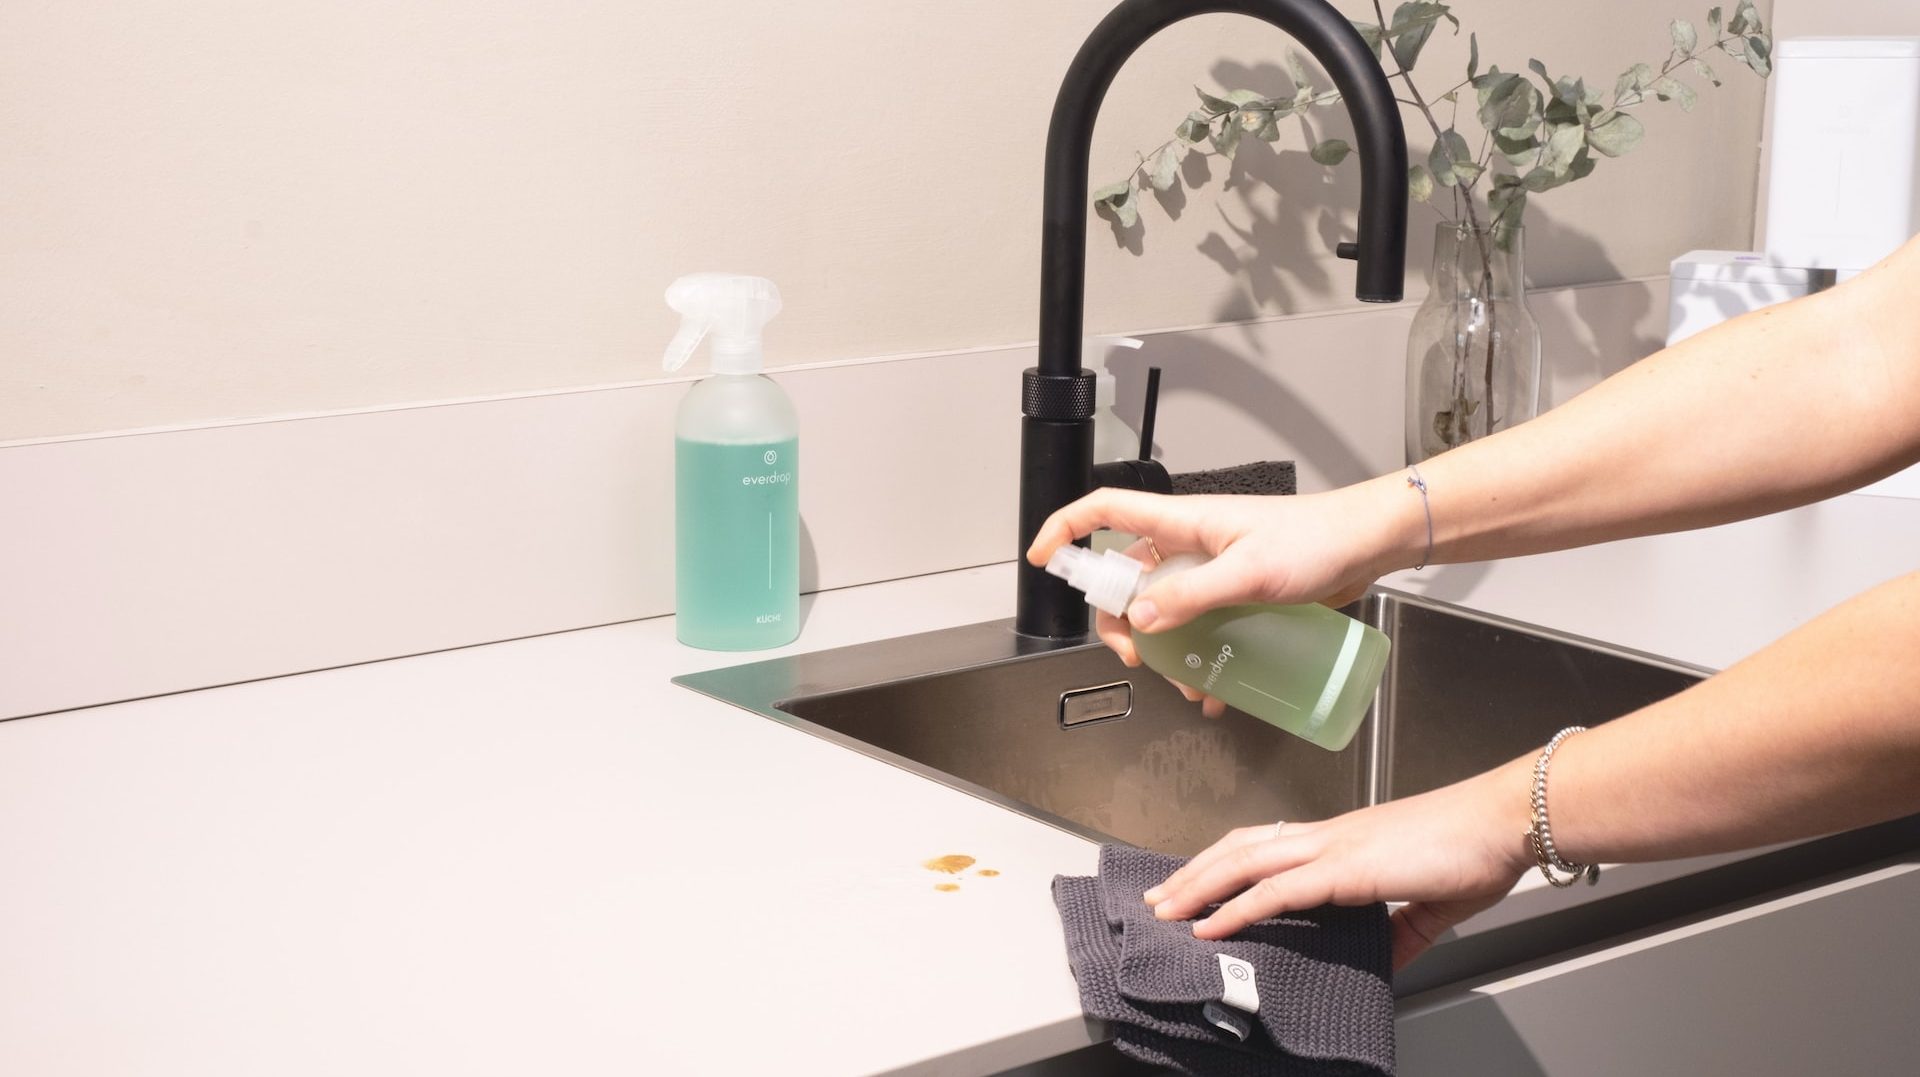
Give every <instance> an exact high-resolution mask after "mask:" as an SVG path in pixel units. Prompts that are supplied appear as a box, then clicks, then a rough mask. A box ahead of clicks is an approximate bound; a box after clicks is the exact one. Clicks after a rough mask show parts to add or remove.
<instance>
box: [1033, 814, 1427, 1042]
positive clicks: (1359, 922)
mask: <svg viewBox="0 0 1920 1077" xmlns="http://www.w3.org/2000/svg"><path fill="white" fill-rule="evenodd" d="M1184 863H1185V861H1184V860H1182V859H1180V858H1177V857H1170V856H1164V855H1162V854H1159V853H1153V852H1148V851H1146V850H1144V849H1135V848H1131V847H1128V846H1120V845H1109V846H1105V847H1103V848H1102V849H1101V851H1100V874H1099V875H1098V876H1097V877H1095V878H1085V877H1069V876H1058V877H1056V878H1055V879H1054V883H1053V896H1054V903H1055V905H1056V906H1058V908H1059V911H1060V922H1061V926H1062V927H1063V929H1064V931H1065V934H1066V941H1067V961H1068V964H1069V966H1070V967H1071V968H1072V970H1073V975H1074V979H1075V981H1076V982H1077V983H1078V984H1079V986H1080V1000H1081V1005H1082V1006H1084V1007H1085V1009H1086V1011H1087V1013H1088V1014H1089V1015H1091V1016H1093V1017H1097V1018H1099V1019H1101V1020H1103V1021H1106V1022H1107V1023H1108V1024H1109V1025H1110V1026H1111V1031H1112V1034H1113V1038H1114V1042H1115V1043H1116V1045H1117V1046H1118V1047H1119V1048H1120V1050H1121V1051H1123V1052H1125V1053H1126V1054H1129V1055H1132V1056H1134V1057H1136V1058H1140V1059H1142V1060H1144V1061H1147V1062H1150V1063H1152V1064H1155V1065H1159V1066H1166V1067H1170V1068H1173V1069H1178V1070H1180V1071H1181V1072H1184V1073H1190V1074H1196V1075H1204V1077H1214V1075H1219V1077H1240V1075H1243V1074H1246V1075H1252V1074H1262V1075H1267V1074H1303V1075H1315V1077H1320V1075H1333V1074H1340V1075H1362V1074H1382V1073H1385V1074H1391V1073H1392V1072H1393V1064H1394V1062H1393V992H1392V972H1391V968H1392V955H1391V940H1390V936H1389V933H1388V928H1387V917H1386V907H1385V906H1384V905H1372V906H1366V907H1362V908H1341V907H1337V906H1323V907H1321V908H1319V909H1314V910H1311V911H1309V912H1306V913H1300V914H1296V915H1290V916H1287V917H1283V918H1278V919H1272V920H1264V921H1261V922H1260V923H1257V924H1253V925H1251V926H1249V927H1247V928H1246V929H1245V930H1243V931H1241V932H1240V933H1239V934H1237V935H1235V936H1234V937H1233V938H1231V939H1224V940H1221V941H1218V942H1205V941H1201V940H1198V939H1195V938H1194V937H1193V929H1192V925H1191V924H1190V923H1187V922H1180V921H1163V920H1159V919H1156V918H1155V917H1154V915H1153V910H1151V909H1149V908H1148V907H1147V905H1146V903H1145V902H1143V901H1142V900H1141V898H1140V895H1141V894H1142V893H1143V892H1144V891H1146V890H1147V889H1148V888H1149V887H1152V886H1154V885H1157V884H1159V883H1160V882H1162V881H1164V880H1165V879H1166V878H1167V876H1168V875H1171V874H1172V873H1173V872H1174V871H1175V870H1176V869H1178V868H1179V867H1180V866H1181V865H1182V864H1184ZM1220 955H1225V958H1226V960H1224V961H1223V959H1222V957H1221V956H1220ZM1235 965H1238V966H1239V967H1240V969H1241V970H1242V971H1245V972H1248V973H1249V975H1247V976H1241V975H1240V972H1236V971H1234V969H1233V966H1235ZM1229 972H1233V973H1234V976H1235V978H1237V979H1241V980H1242V981H1243V982H1242V983H1241V984H1238V985H1229V984H1228V982H1227V979H1228V973H1229ZM1248 986H1252V987H1253V988H1254V989H1255V990H1257V994H1258V1000H1257V1005H1258V1013H1257V1014H1243V1013H1242V1012H1241V1010H1240V1009H1236V1008H1235V1007H1234V1006H1233V1005H1224V1004H1223V1003H1235V1004H1237V1005H1238V1006H1240V1007H1248V1006H1250V1005H1251V1002H1252V1000H1251V998H1250V995H1249V993H1248V992H1247V987H1248Z"/></svg>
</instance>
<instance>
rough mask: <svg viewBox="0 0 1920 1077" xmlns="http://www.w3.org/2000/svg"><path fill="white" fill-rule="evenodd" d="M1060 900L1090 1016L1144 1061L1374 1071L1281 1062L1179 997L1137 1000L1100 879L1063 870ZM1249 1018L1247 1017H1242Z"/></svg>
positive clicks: (1202, 1070) (1239, 1073) (1211, 1072)
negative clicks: (1122, 981) (1122, 973)
mask: <svg viewBox="0 0 1920 1077" xmlns="http://www.w3.org/2000/svg"><path fill="white" fill-rule="evenodd" d="M1053 901H1054V904H1055V905H1056V906H1057V907H1058V908H1059V910H1060V923H1061V926H1062V928H1063V929H1064V931H1065V933H1066V940H1067V964H1068V966H1069V967H1070V968H1071V969H1072V970H1073V978H1074V981H1075V982H1076V983H1077V984H1079V986H1080V1005H1081V1006H1082V1007H1083V1008H1084V1009H1085V1010H1086V1012H1087V1016H1089V1017H1094V1018H1098V1019H1099V1020H1101V1021H1105V1022H1106V1023H1107V1027H1108V1031H1109V1032H1110V1033H1111V1034H1112V1036H1113V1042H1114V1046H1116V1047H1118V1048H1119V1049H1120V1052H1121V1053H1122V1054H1125V1055H1128V1056H1130V1057H1133V1058H1137V1059H1139V1060H1140V1061H1142V1062H1146V1063H1149V1064H1151V1065H1155V1066H1160V1067H1163V1068H1166V1069H1172V1070H1178V1071H1180V1072H1181V1073H1188V1074H1196V1075H1203V1077H1273V1075H1275V1074H1292V1073H1299V1074H1313V1075H1315V1077H1319V1075H1328V1077H1331V1075H1333V1074H1359V1073H1371V1072H1375V1071H1370V1070H1357V1069H1344V1068H1330V1067H1327V1066H1323V1065H1321V1064H1319V1063H1314V1062H1305V1063H1302V1067H1303V1068H1297V1069H1295V1068H1285V1067H1281V1068H1276V1065H1275V1054H1274V1051H1273V1048H1272V1047H1270V1046H1267V1045H1265V1044H1261V1045H1259V1046H1258V1047H1252V1048H1250V1047H1246V1046H1242V1045H1241V1044H1240V1041H1239V1040H1237V1039H1235V1038H1233V1037H1231V1036H1228V1035H1227V1034H1225V1033H1222V1032H1218V1031H1216V1030H1215V1029H1214V1028H1212V1027H1210V1025H1209V1024H1208V1023H1207V1022H1206V1021H1205V1020H1204V1019H1202V1020H1194V1019H1192V1016H1191V1015H1192V1013H1193V1007H1191V1006H1187V1005H1181V1004H1176V1003H1153V1002H1134V1001H1133V1000H1131V999H1128V998H1126V997H1124V996H1122V995H1121V994H1120V990H1119V987H1118V982H1117V973H1118V971H1119V968H1120V933H1119V931H1118V930H1116V929H1115V928H1114V926H1113V925H1112V924H1110V923H1109V922H1108V921H1107V916H1106V904H1105V901H1104V900H1103V897H1102V894H1101V892H1100V886H1099V882H1098V881H1097V880H1095V879H1092V878H1089V877H1086V876H1069V875H1058V876H1055V877H1054V880H1053ZM1243 1019H1244V1018H1243Z"/></svg>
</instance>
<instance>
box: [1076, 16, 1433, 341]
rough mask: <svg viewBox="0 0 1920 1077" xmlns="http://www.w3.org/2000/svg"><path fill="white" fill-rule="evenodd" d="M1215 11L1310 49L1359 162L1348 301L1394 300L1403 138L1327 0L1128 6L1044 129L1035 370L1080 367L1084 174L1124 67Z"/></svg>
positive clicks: (1369, 64)
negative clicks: (1269, 27)
mask: <svg viewBox="0 0 1920 1077" xmlns="http://www.w3.org/2000/svg"><path fill="white" fill-rule="evenodd" d="M1214 12H1232V13H1236V14H1241V15H1251V16H1252V17H1254V18H1256V19H1260V20H1262V21H1264V22H1268V23H1272V24H1273V25H1274V26H1277V27H1279V28H1280V29H1282V30H1284V31H1286V32H1287V33H1288V34H1289V35H1291V36H1292V37H1293V38H1294V39H1295V40H1297V41H1299V42H1300V44H1302V45H1304V46H1306V49H1307V51H1308V52H1309V53H1311V54H1312V55H1313V58H1314V59H1315V60H1317V61H1319V63H1320V66H1321V67H1323V68H1325V69H1326V71H1327V74H1328V75H1330V76H1332V78H1333V84H1334V86H1335V87H1336V88H1338V89H1339V91H1340V98H1341V101H1342V103H1344V104H1345V105H1346V107H1347V111H1348V112H1349V113H1350V114H1351V115H1352V117H1353V129H1354V138H1355V141H1356V142H1357V143H1358V144H1357V145H1356V146H1355V151H1356V154H1357V155H1358V157H1359V158H1360V234H1359V237H1358V238H1359V243H1358V248H1359V249H1358V251H1357V255H1358V263H1359V264H1358V267H1357V273H1356V279H1355V281H1354V294H1355V295H1356V296H1358V297H1359V298H1360V299H1362V300H1365V301H1367V302H1371V303H1395V302H1398V301H1399V300H1400V297H1401V291H1402V288H1403V285H1404V278H1405V276H1406V257H1407V255H1406V250H1407V140H1406V135H1405V133H1404V132H1403V130H1402V128H1401V126H1400V113H1399V109H1398V106H1397V105H1396V104H1395V103H1394V100H1393V89H1392V87H1390V86H1389V85H1388V84H1387V75H1386V72H1385V71H1383V70H1382V69H1381V67H1380V61H1379V60H1377V59H1376V58H1375V57H1374V55H1373V51H1372V50H1371V49H1369V48H1368V47H1367V43H1366V41H1365V40H1364V39H1363V38H1361V36H1360V32H1359V31H1358V30H1355V29H1354V28H1353V24H1352V23H1350V22H1348V21H1347V18H1346V16H1344V15H1342V14H1340V13H1339V12H1338V11H1336V10H1334V8H1333V7H1332V5H1330V4H1327V3H1326V2H1325V0H1126V2H1124V3H1122V4H1121V5H1120V6H1119V7H1116V8H1114V9H1113V11H1112V12H1110V13H1109V14H1108V15H1107V17H1106V18H1105V19H1102V20H1101V21H1100V25H1099V26H1096V27H1094V30H1093V34H1092V36H1090V37H1088V38H1087V40H1086V43H1085V44H1083V45H1081V46H1080V52H1079V53H1078V54H1077V55H1076V56H1074V58H1073V66H1071V67H1069V68H1068V69H1067V77H1066V81H1065V82H1063V83H1062V84H1061V86H1060V96H1059V97H1058V98H1056V99H1055V100H1054V105H1053V120H1052V123H1051V124H1050V125H1049V126H1048V128H1047V162H1046V179H1045V181H1044V183H1043V188H1044V195H1043V197H1044V199H1045V205H1044V210H1043V215H1042V219H1043V222H1044V223H1043V231H1042V233H1041V237H1040V369H1041V370H1042V371H1043V372H1045V373H1048V374H1072V373H1076V372H1078V371H1079V369H1080V338H1081V336H1082V333H1081V317H1082V310H1083V305H1084V302H1085V296H1086V278H1087V188H1088V183H1087V167H1088V164H1087V162H1088V156H1089V154H1090V152H1091V150H1092V146H1093V121H1094V118H1095V117H1096V116H1098V115H1099V112H1100V102H1101V100H1102V99H1103V98H1104V97H1105V96H1106V93H1107V87H1108V86H1109V85H1110V84H1111V83H1112V82H1113V77H1114V75H1115V74H1117V73H1118V72H1119V70H1120V68H1121V66H1122V65H1124V64H1125V63H1126V62H1127V58H1128V57H1130V56H1132V55H1133V52H1134V50H1135V49H1137V48H1139V47H1140V45H1141V44H1142V43H1144V42H1145V41H1146V40H1147V39H1148V38H1150V37H1152V36H1153V35H1154V34H1156V33H1159V32H1160V31H1161V30H1163V29H1165V28H1167V27H1168V26H1171V25H1172V24H1174V23H1176V22H1179V21H1181V20H1183V19H1187V18H1190V17H1192V16H1194V15H1203V14H1209V13H1214Z"/></svg>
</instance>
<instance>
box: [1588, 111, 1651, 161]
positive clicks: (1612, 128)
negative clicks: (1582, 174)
mask: <svg viewBox="0 0 1920 1077" xmlns="http://www.w3.org/2000/svg"><path fill="white" fill-rule="evenodd" d="M1646 133H1647V129H1646V128H1645V127H1644V126H1643V125H1642V124H1641V123H1640V121H1639V120H1636V119H1634V118H1633V117H1632V116H1629V115H1628V114H1626V113H1624V112H1606V113H1601V114H1600V115H1599V116H1597V117H1595V122H1594V124H1593V125H1592V126H1591V127H1589V128H1588V129H1587V145H1589V146H1592V147H1593V148H1594V149H1595V150H1596V151H1598V152H1600V153H1603V154H1605V155H1607V156H1608V157H1618V156H1620V155H1621V154H1623V153H1627V152H1629V151H1631V150H1632V149H1633V148H1634V147H1635V146H1638V145H1639V144H1640V139H1641V137H1642V136H1644V135H1645V134H1646Z"/></svg>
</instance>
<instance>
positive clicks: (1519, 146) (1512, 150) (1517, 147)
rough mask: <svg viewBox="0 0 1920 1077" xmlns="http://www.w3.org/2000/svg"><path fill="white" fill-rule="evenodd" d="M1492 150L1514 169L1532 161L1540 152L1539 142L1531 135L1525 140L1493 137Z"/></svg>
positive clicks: (1500, 136) (1501, 136)
mask: <svg viewBox="0 0 1920 1077" xmlns="http://www.w3.org/2000/svg"><path fill="white" fill-rule="evenodd" d="M1493 148H1494V150H1495V152H1497V153H1499V154H1500V156H1502V157H1504V158H1506V159H1507V163H1508V164H1510V165H1512V166H1513V167H1515V168H1519V167H1520V166H1521V165H1523V164H1526V163H1527V162H1529V161H1531V160H1533V157H1534V154H1536V153H1538V152H1539V151H1540V140H1539V139H1538V138H1535V137H1534V136H1533V135H1528V136H1527V137H1525V138H1508V137H1506V136H1505V135H1495V136H1493Z"/></svg>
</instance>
